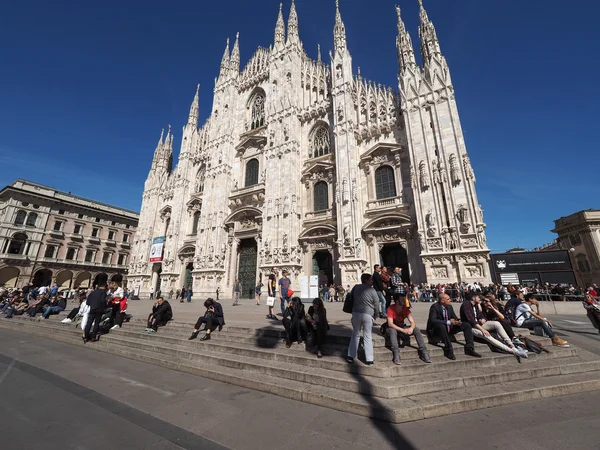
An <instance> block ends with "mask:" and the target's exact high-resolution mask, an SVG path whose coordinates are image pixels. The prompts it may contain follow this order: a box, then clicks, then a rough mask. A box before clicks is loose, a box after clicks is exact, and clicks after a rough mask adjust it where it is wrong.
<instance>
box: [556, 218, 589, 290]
mask: <svg viewBox="0 0 600 450" xmlns="http://www.w3.org/2000/svg"><path fill="white" fill-rule="evenodd" d="M552 232H553V233H556V234H558V239H557V241H558V244H559V245H560V247H561V248H563V249H565V250H568V251H569V252H570V253H571V255H572V258H573V262H574V266H575V270H576V272H577V275H578V277H577V278H578V280H577V281H578V284H580V285H581V286H582V287H587V286H590V285H591V284H592V283H597V284H600V210H599V209H588V210H586V211H579V212H576V213H574V214H571V215H570V216H566V217H561V218H560V219H557V220H555V221H554V229H553V230H552Z"/></svg>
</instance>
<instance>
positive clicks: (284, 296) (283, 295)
mask: <svg viewBox="0 0 600 450" xmlns="http://www.w3.org/2000/svg"><path fill="white" fill-rule="evenodd" d="M287 301H289V298H288V291H287V289H286V290H285V291H284V290H283V289H282V290H281V305H280V306H281V314H283V313H284V312H285V303H286V302H287Z"/></svg>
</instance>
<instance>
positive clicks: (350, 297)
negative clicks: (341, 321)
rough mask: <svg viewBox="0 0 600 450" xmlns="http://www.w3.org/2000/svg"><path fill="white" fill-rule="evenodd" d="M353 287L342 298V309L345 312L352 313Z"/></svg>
mask: <svg viewBox="0 0 600 450" xmlns="http://www.w3.org/2000/svg"><path fill="white" fill-rule="evenodd" d="M353 294H354V288H352V290H351V291H350V292H349V293H348V294H346V298H345V299H344V306H343V307H342V311H344V312H345V313H347V314H352V309H353V308H354V296H353Z"/></svg>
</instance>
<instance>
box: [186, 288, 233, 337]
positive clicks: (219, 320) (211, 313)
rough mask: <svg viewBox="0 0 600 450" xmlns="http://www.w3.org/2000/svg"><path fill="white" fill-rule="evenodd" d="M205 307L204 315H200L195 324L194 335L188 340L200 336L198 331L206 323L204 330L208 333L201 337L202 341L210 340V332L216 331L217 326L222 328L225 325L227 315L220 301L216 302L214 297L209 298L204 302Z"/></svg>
mask: <svg viewBox="0 0 600 450" xmlns="http://www.w3.org/2000/svg"><path fill="white" fill-rule="evenodd" d="M204 307H205V308H206V312H205V313H204V316H202V317H200V318H199V319H198V321H197V322H196V325H195V326H194V331H193V332H192V335H191V336H190V337H189V338H188V341H191V340H192V339H196V338H197V337H198V333H200V327H201V326H202V324H204V325H205V326H204V330H205V331H206V334H205V335H204V337H203V338H202V339H201V340H202V341H208V340H210V333H212V332H213V331H215V330H216V329H217V328H218V329H219V330H221V329H222V328H223V325H225V316H224V315H223V307H222V306H221V304H220V303H219V302H215V301H214V300H213V299H212V298H209V299H207V300H206V301H205V302H204Z"/></svg>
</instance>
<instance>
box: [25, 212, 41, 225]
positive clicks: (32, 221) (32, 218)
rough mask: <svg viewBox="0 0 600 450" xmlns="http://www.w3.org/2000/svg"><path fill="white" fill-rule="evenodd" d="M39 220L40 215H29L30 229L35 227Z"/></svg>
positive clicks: (28, 223)
mask: <svg viewBox="0 0 600 450" xmlns="http://www.w3.org/2000/svg"><path fill="white" fill-rule="evenodd" d="M37 218H38V215H37V214H36V213H34V212H32V213H29V215H28V216H27V226H28V227H35V223H36V222H37Z"/></svg>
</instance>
